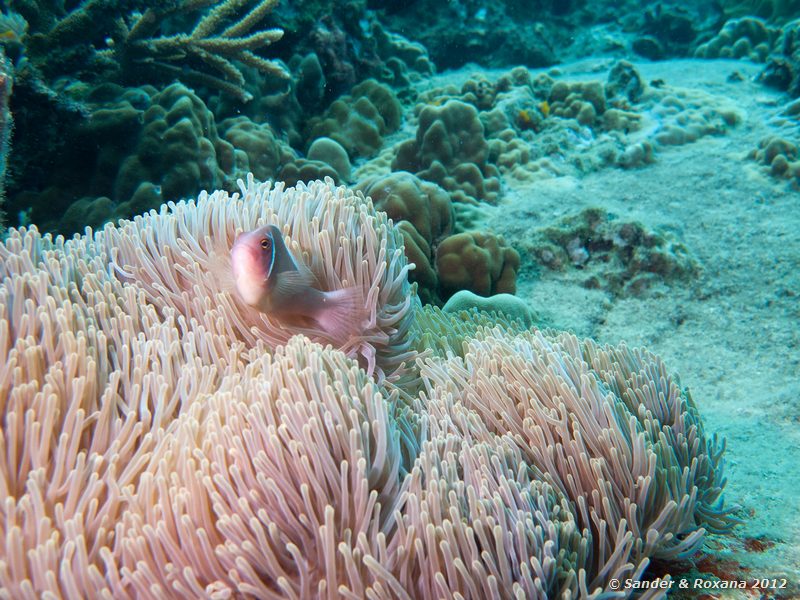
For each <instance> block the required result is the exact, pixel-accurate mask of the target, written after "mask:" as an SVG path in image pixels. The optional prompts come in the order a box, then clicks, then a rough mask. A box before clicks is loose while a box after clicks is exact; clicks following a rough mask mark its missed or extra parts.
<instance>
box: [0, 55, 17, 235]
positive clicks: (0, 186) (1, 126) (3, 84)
mask: <svg viewBox="0 0 800 600" xmlns="http://www.w3.org/2000/svg"><path fill="white" fill-rule="evenodd" d="M12 85H13V74H12V69H11V63H10V61H8V60H7V59H6V57H5V54H4V53H3V49H2V48H0V229H2V223H3V221H4V219H3V200H5V180H6V164H7V162H8V152H9V149H10V147H11V130H12V128H13V125H14V119H13V116H12V115H11V110H10V109H9V100H10V99H11V88H12Z"/></svg>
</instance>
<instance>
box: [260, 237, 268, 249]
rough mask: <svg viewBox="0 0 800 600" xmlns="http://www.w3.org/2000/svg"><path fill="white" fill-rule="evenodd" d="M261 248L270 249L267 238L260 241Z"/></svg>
mask: <svg viewBox="0 0 800 600" xmlns="http://www.w3.org/2000/svg"><path fill="white" fill-rule="evenodd" d="M261 247H262V248H263V249H264V250H269V247H270V241H269V239H267V238H264V239H263V240H261Z"/></svg>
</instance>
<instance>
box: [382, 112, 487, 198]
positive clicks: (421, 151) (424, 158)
mask: <svg viewBox="0 0 800 600" xmlns="http://www.w3.org/2000/svg"><path fill="white" fill-rule="evenodd" d="M488 158H489V145H488V143H487V142H486V138H485V137H484V129H483V124H482V123H481V121H480V119H479V118H478V111H477V110H476V109H475V108H474V107H473V106H471V105H469V104H466V103H464V102H460V101H457V100H450V101H448V102H447V103H445V104H444V105H442V106H425V107H424V108H423V109H422V111H421V112H420V114H419V119H418V125H417V134H416V137H415V138H414V139H413V140H409V141H407V142H403V143H402V144H400V145H399V146H398V148H397V154H396V156H395V158H394V160H393V161H392V170H395V171H410V172H412V173H416V174H417V175H418V176H419V177H421V178H422V179H427V180H428V181H433V182H435V183H437V184H439V185H440V186H442V187H443V188H444V189H446V190H447V191H448V192H450V194H451V197H452V198H453V200H455V201H456V202H466V203H475V202H478V201H481V200H482V201H485V202H490V203H492V202H496V201H497V198H498V196H499V194H500V180H499V179H498V175H499V174H498V173H497V170H496V168H495V167H494V166H493V165H491V164H489V163H488V162H487V161H488Z"/></svg>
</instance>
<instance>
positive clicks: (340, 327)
mask: <svg viewBox="0 0 800 600" xmlns="http://www.w3.org/2000/svg"><path fill="white" fill-rule="evenodd" d="M324 297H325V301H324V305H323V307H322V308H321V309H320V311H319V312H318V313H317V315H316V317H315V320H316V321H317V323H319V325H320V326H321V327H322V329H324V330H325V332H326V333H327V334H328V335H329V336H330V337H331V339H332V340H333V341H335V342H337V343H340V344H344V343H345V342H347V340H348V339H350V338H351V337H352V336H355V335H359V334H361V332H362V331H363V330H364V320H365V319H366V315H367V313H366V309H365V307H364V293H363V291H362V290H361V288H360V287H349V288H344V289H341V290H333V291H331V292H325V293H324Z"/></svg>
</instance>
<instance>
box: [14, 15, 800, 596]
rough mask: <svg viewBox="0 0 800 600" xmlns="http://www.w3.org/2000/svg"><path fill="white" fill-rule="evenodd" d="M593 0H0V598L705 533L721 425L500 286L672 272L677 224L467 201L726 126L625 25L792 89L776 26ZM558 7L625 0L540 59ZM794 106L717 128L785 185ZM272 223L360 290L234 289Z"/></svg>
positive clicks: (654, 154)
mask: <svg viewBox="0 0 800 600" xmlns="http://www.w3.org/2000/svg"><path fill="white" fill-rule="evenodd" d="M484 4H486V6H484ZM601 4H603V6H604V8H602V10H596V9H595V8H594V7H593V6H592V5H590V4H589V3H584V2H535V3H532V4H531V6H528V4H527V3H521V2H515V1H511V0H504V1H502V2H499V3H483V2H472V1H469V2H468V1H463V2H462V1H457V2H448V3H444V2H435V1H433V0H418V1H417V2H409V3H398V2H384V1H375V2H372V1H370V2H367V1H366V0H332V1H330V2H318V1H314V0H301V1H299V2H287V1H283V0H281V1H279V0H222V1H220V0H170V1H168V2H160V1H159V2H156V1H153V0H130V1H129V0H125V1H123V0H119V1H116V2H113V1H104V0H87V1H85V2H38V1H34V0H23V1H12V2H10V3H7V4H4V8H3V12H2V13H0V209H2V211H0V225H2V233H3V237H2V241H0V418H1V419H2V420H1V421H0V502H1V504H2V510H0V532H1V533H2V536H3V543H2V545H0V598H13V599H17V598H20V599H21V598H53V599H55V598H70V599H73V598H74V599H78V598H114V599H123V598H131V599H134V598H191V599H196V598H214V599H221V598H298V599H307V598H328V599H332V598H350V599H360V598H374V599H377V598H398V599H417V598H419V599H435V598H436V599H438V598H464V599H476V600H477V599H483V598H497V599H506V598H520V599H522V598H526V599H530V598H541V599H547V598H553V599H555V598H559V599H561V598H563V599H569V598H573V599H578V598H581V599H592V598H593V599H598V600H599V599H601V598H623V597H636V598H659V597H663V596H664V594H665V591H664V590H663V589H659V588H653V589H647V590H645V591H643V592H642V591H641V590H633V589H622V590H619V589H617V587H616V585H615V583H614V582H619V581H625V580H628V581H633V582H640V581H642V582H646V581H649V580H652V579H654V578H655V577H656V576H663V577H665V578H666V580H667V581H668V580H669V577H670V576H671V574H672V571H671V566H670V565H673V564H675V563H676V561H679V560H685V559H690V558H691V557H692V556H693V555H694V554H695V553H696V552H697V551H698V549H699V548H700V547H701V546H702V544H703V542H704V539H705V537H706V536H707V534H709V533H713V534H726V533H728V532H730V531H731V529H732V528H733V527H734V525H735V524H736V523H737V518H736V517H735V516H734V513H735V512H736V507H730V506H727V505H726V504H725V503H724V502H723V496H722V492H723V488H724V486H725V478H724V476H723V464H724V459H723V451H724V443H723V442H722V441H721V440H719V439H717V437H716V436H715V435H713V434H707V433H706V431H705V429H704V427H703V423H702V421H701V419H700V414H699V410H698V406H697V405H696V403H695V401H694V400H693V399H692V397H691V394H690V393H689V391H688V390H687V389H686V388H684V387H682V386H681V385H680V383H679V380H678V378H677V376H676V375H675V374H674V373H673V372H672V371H671V370H670V369H669V368H668V366H667V365H665V364H664V363H663V362H662V360H661V359H660V358H659V357H658V356H656V355H654V354H652V353H651V352H649V351H647V350H645V349H640V348H631V347H628V346H627V345H626V344H624V343H620V344H616V345H603V344H600V343H598V342H595V341H593V340H591V339H581V338H579V337H577V336H575V335H573V334H571V333H567V332H562V331H556V330H553V329H549V328H547V327H546V326H545V324H544V323H542V322H541V321H540V320H539V319H538V316H537V312H536V310H535V309H536V307H531V306H529V305H528V303H527V302H526V301H525V300H524V299H523V298H521V297H517V296H515V295H514V294H515V293H516V291H517V287H518V281H517V279H518V276H520V274H521V273H523V272H524V271H525V270H527V271H529V272H535V273H542V272H548V273H555V274H561V276H564V277H571V278H573V279H575V280H578V281H579V282H580V285H582V286H584V287H585V288H592V289H598V290H603V291H604V292H607V294H608V296H609V297H610V298H618V297H622V298H630V297H638V296H643V295H647V294H648V293H654V290H655V291H658V290H661V292H660V293H662V292H663V290H665V289H669V286H673V285H685V284H687V282H690V281H691V280H692V279H693V278H695V277H697V275H698V273H699V272H700V270H701V265H700V263H699V260H698V259H697V258H696V257H695V256H694V255H693V253H692V251H691V249H690V248H689V247H688V245H687V244H685V243H684V242H683V241H681V240H680V239H678V238H679V234H678V233H677V232H664V231H660V230H658V228H657V227H656V226H651V225H648V224H646V223H640V222H638V221H637V220H632V219H629V218H621V217H619V216H617V215H614V214H611V213H610V212H609V211H607V210H605V209H603V208H600V207H597V208H588V209H584V210H578V209H574V210H573V208H572V207H570V206H565V210H564V212H563V213H562V214H559V215H549V216H546V217H543V218H542V219H540V220H538V221H535V222H534V223H533V224H532V225H531V224H527V223H526V224H524V227H526V228H527V229H529V230H530V232H529V235H527V236H526V238H525V239H526V240H527V241H526V242H525V243H522V244H514V243H511V242H508V241H507V240H506V239H504V237H503V236H502V235H500V233H499V232H497V231H494V230H492V229H491V227H489V226H488V225H487V218H486V215H487V214H488V213H489V211H492V210H497V209H498V207H502V202H503V200H504V194H506V192H507V190H506V188H505V186H506V185H507V184H506V183H504V182H508V181H516V182H535V181H539V180H545V179H550V178H556V177H566V176H579V175H582V174H586V173H591V172H595V171H600V170H603V169H624V170H630V169H638V168H641V167H643V166H644V165H648V164H651V163H653V162H655V161H658V160H660V157H661V156H662V155H664V154H666V153H668V152H669V151H670V147H674V146H677V145H685V144H692V143H695V142H697V141H698V140H700V139H702V138H704V137H706V136H723V135H725V134H726V132H728V131H729V130H730V129H731V128H733V127H736V126H737V124H738V123H739V122H740V120H741V114H740V113H739V112H738V111H737V109H736V108H735V107H733V106H731V104H730V103H728V102H726V101H725V100H724V99H723V98H721V96H717V95H711V94H708V93H705V92H701V91H697V90H691V89H684V88H680V87H677V86H671V85H669V84H667V83H664V82H660V81H645V78H644V77H643V76H642V74H641V73H640V71H639V70H638V69H637V67H636V65H635V64H634V62H635V61H636V60H640V59H641V58H642V57H646V58H663V57H679V56H696V57H698V58H703V59H712V58H717V57H723V58H724V57H736V58H741V59H743V60H752V61H757V62H759V63H762V64H763V72H762V75H761V78H762V79H763V81H764V82H765V83H767V84H770V85H774V86H778V87H780V88H781V89H783V90H785V91H787V93H788V94H790V95H793V96H797V95H798V94H800V83H798V81H800V75H799V74H798V73H800V42H798V39H799V38H798V35H799V34H798V32H799V31H800V22H798V21H797V20H791V18H790V17H791V16H792V14H794V13H792V11H791V10H788V9H786V10H785V9H784V5H789V4H792V3H791V2H784V3H781V2H773V3H764V2H756V3H747V2H743V1H741V0H740V1H738V2H721V3H718V5H715V6H714V8H711V7H706V8H701V7H699V6H697V7H695V6H693V5H692V6H689V7H686V6H683V5H682V4H681V3H664V7H663V9H662V8H659V9H647V10H645V11H642V10H640V9H636V7H637V6H638V4H636V3H632V2H628V1H623V2H622V3H619V2H615V3H601ZM605 4H608V6H605ZM620 4H621V5H622V6H620ZM750 4H757V5H759V6H758V7H755V8H754V7H750ZM767 4H769V6H766V5H767ZM745 5H746V6H745ZM487 7H488V10H487ZM531 7H535V8H531ZM625 8H631V10H630V11H627V14H628V16H626V17H624V18H623V17H618V16H613V15H612V13H614V14H615V15H620V14H622V15H624V14H626V10H625ZM715 11H716V12H715ZM531 13H536V14H531ZM634 15H635V16H634ZM753 15H757V16H753ZM454 22H455V23H458V26H453V23H454ZM571 22H574V23H584V24H586V23H591V24H593V25H596V26H597V27H610V25H608V23H612V22H613V23H617V25H618V26H619V28H618V29H617V30H614V31H616V32H617V33H618V34H619V36H620V37H619V38H618V41H617V42H613V43H612V42H611V41H608V39H606V38H604V39H606V42H603V43H604V44H606V47H604V48H603V52H605V53H607V54H609V55H610V56H611V57H612V58H613V60H609V61H608V62H607V63H606V64H605V67H604V69H603V70H601V71H600V70H598V71H597V72H595V73H593V74H592V77H591V78H585V77H582V78H574V79H573V78H570V77H569V76H566V75H564V74H563V73H562V72H561V71H559V70H558V69H557V68H553V69H550V70H547V71H544V70H540V71H537V72H534V71H533V70H532V68H534V67H547V66H551V65H554V64H555V63H557V62H559V61H565V60H567V59H574V58H577V57H580V56H581V55H582V54H581V52H587V50H586V48H587V47H588V46H587V45H586V39H585V38H582V37H580V36H578V37H575V36H573V33H574V31H573V29H571V28H574V25H570V23H571ZM445 23H449V25H447V26H445V25H443V24H445ZM586 30H588V29H586ZM586 30H584V31H586ZM400 32H402V35H401V33H400ZM569 40H572V41H569ZM620 40H621V41H620ZM598 43H599V42H598ZM588 51H590V50H588ZM475 60H480V61H481V63H482V64H484V65H487V66H491V67H497V69H496V70H493V71H487V72H486V73H480V74H474V75H471V76H465V77H462V78H460V79H447V80H445V79H434V78H433V77H432V76H433V74H434V73H435V66H434V65H436V66H439V67H440V68H457V67H461V66H463V65H464V64H465V63H466V62H467V61H475ZM519 64H524V65H526V66H524V67H521V66H516V65H519ZM798 102H800V101H794V102H793V103H791V102H789V103H787V105H786V106H785V107H782V108H781V111H780V113H779V119H778V121H776V124H775V128H776V133H775V135H774V136H771V137H769V138H765V139H764V140H763V141H762V142H761V143H760V144H759V145H758V147H757V148H753V149H752V151H751V152H750V154H749V155H748V156H746V157H745V156H743V157H741V158H742V159H743V160H749V161H750V162H751V164H752V166H753V168H754V169H758V170H760V171H762V172H763V174H766V175H769V176H773V177H775V178H776V180H778V181H780V182H781V185H787V186H797V185H798V184H799V182H800V166H799V165H800V162H798V150H797V148H798V147H800V139H798V135H797V133H798V130H797V127H796V121H797V115H798V114H800V108H799V107H800V104H798ZM532 202H535V199H533V200H532ZM500 210H502V208H501V209H500ZM266 226H274V228H271V229H270V231H272V232H274V235H275V236H280V239H281V240H282V242H281V243H285V245H286V252H287V253H288V255H289V256H291V257H292V260H293V261H295V263H296V264H295V263H293V268H292V269H290V270H289V278H290V279H291V278H292V277H295V278H297V277H300V276H302V277H303V278H304V279H303V281H304V283H305V284H307V287H306V288H304V289H312V288H313V290H315V293H317V292H321V293H322V295H320V298H323V297H324V298H333V297H335V294H336V293H337V292H341V291H343V290H355V292H353V293H352V294H351V293H350V292H348V294H349V296H348V297H349V298H357V299H358V302H359V306H358V308H359V310H358V312H357V315H358V316H357V317H354V319H353V320H354V321H356V322H354V323H348V325H347V327H341V328H327V329H326V328H325V327H321V326H319V323H318V322H315V321H314V320H313V319H303V318H299V319H292V320H287V319H284V318H281V316H280V314H277V313H274V312H273V313H271V312H270V311H268V310H264V311H260V310H254V309H253V307H252V306H250V305H248V303H246V302H244V301H243V298H242V297H241V295H240V293H238V292H237V287H236V285H235V284H234V282H232V281H231V276H230V270H231V264H230V254H231V248H232V247H233V246H234V243H235V241H236V239H237V236H239V235H241V234H243V233H248V232H252V231H255V230H259V228H263V227H266ZM520 226H523V225H520ZM512 242H513V240H512ZM266 243H267V242H265V244H266ZM270 243H271V242H270ZM268 245H269V244H268ZM268 245H265V246H264V248H265V249H266V248H267V246H268ZM255 247H256V251H257V240H256V245H255ZM270 247H271V246H270ZM269 256H270V257H271V258H270V260H272V261H273V262H274V260H275V258H274V257H275V255H274V254H271V255H269ZM251 258H253V257H251ZM253 260H260V259H259V257H258V255H255V258H253ZM273 262H269V263H268V264H266V268H267V270H268V273H269V274H272V273H273V271H272V268H273V266H274V265H273ZM284 274H285V271H284ZM262 283H263V282H262ZM275 285H278V284H275ZM325 294H332V295H328V296H326V295H325ZM354 314H356V313H354ZM337 332H338V333H341V332H346V333H343V334H341V335H338V334H337ZM654 564H658V565H659V569H660V570H659V575H656V574H655V572H654V570H653V565H654ZM634 594H636V595H635V596H634Z"/></svg>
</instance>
